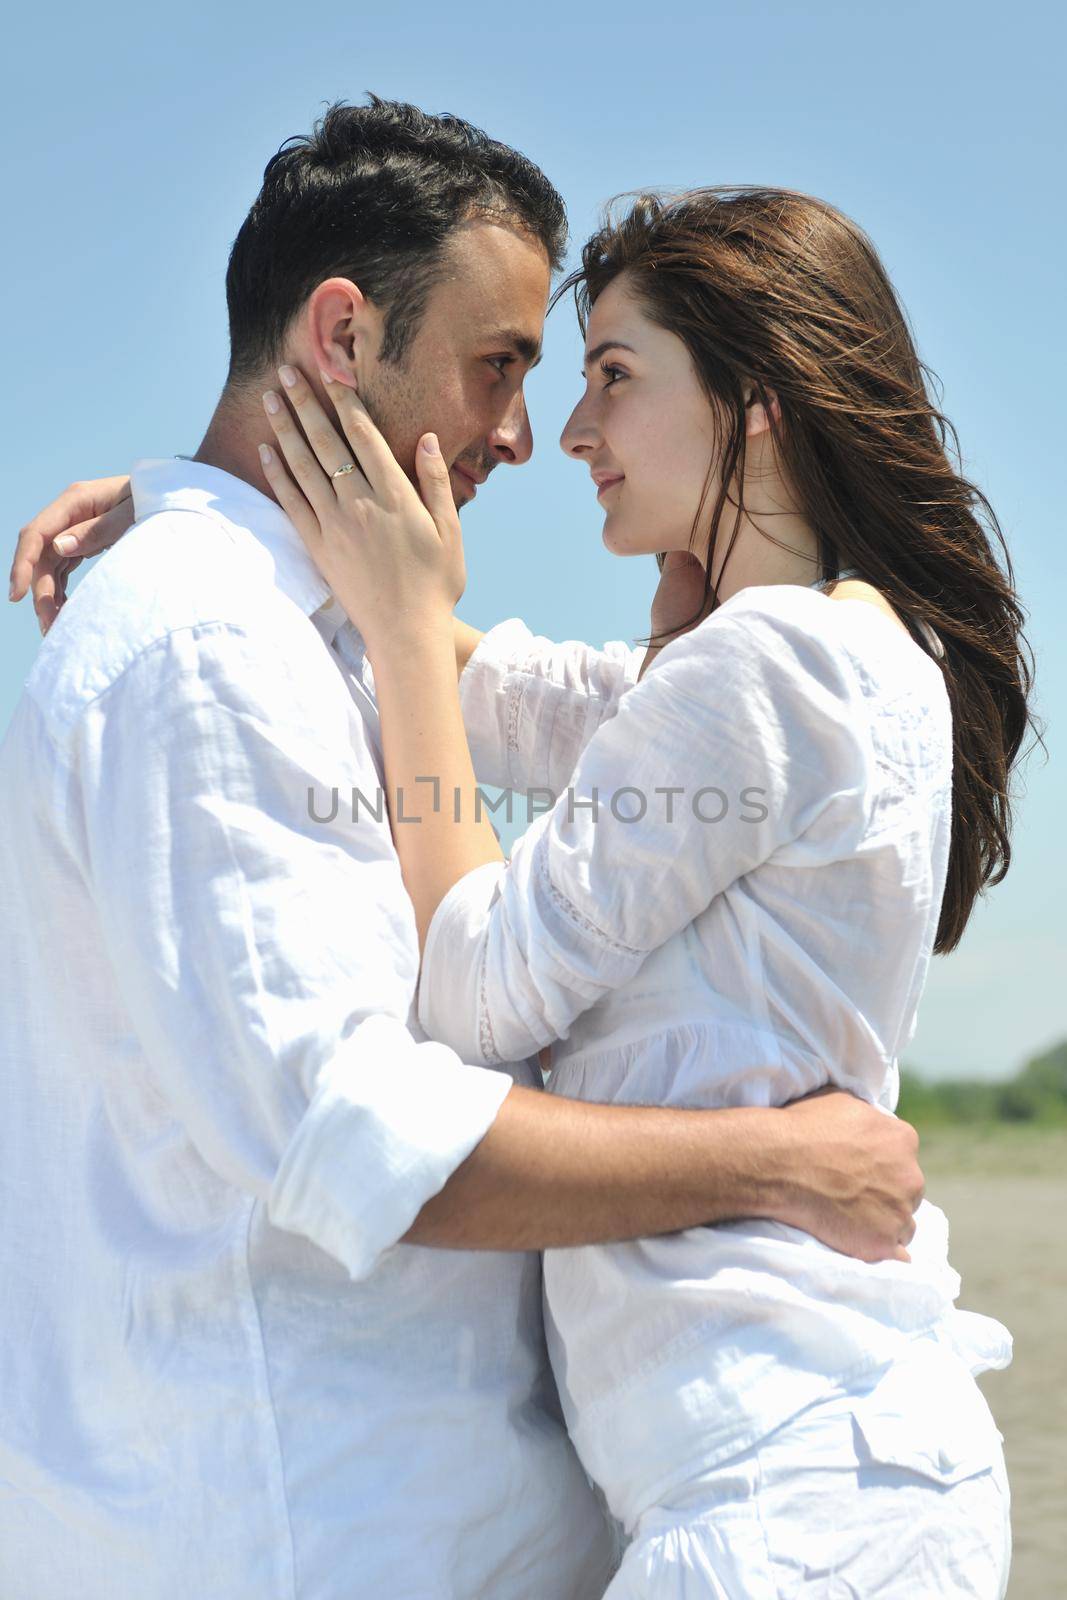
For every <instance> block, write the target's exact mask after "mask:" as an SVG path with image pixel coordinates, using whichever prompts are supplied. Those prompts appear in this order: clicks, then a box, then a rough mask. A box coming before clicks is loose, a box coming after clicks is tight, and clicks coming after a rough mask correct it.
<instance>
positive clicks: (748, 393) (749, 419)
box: [745, 384, 782, 439]
mask: <svg viewBox="0 0 1067 1600" xmlns="http://www.w3.org/2000/svg"><path fill="white" fill-rule="evenodd" d="M763 392H764V394H765V395H766V396H767V399H768V401H769V402H770V416H771V417H773V418H774V421H775V424H776V426H778V427H781V424H782V408H781V406H780V405H779V403H778V396H777V395H776V394H775V392H774V390H773V389H767V388H764V391H763ZM770 426H771V424H770V417H768V415H767V407H765V406H764V405H763V404H762V403H761V402H760V397H759V395H758V394H757V393H756V386H755V384H746V385H745V433H746V435H747V436H748V438H750V439H751V438H753V437H754V436H755V435H757V434H760V433H768V432H769V431H770Z"/></svg>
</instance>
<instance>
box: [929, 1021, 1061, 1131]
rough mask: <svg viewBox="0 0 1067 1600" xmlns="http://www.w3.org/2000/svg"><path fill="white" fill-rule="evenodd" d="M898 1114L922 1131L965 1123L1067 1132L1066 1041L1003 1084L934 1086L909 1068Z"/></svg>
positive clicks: (954, 1081)
mask: <svg viewBox="0 0 1067 1600" xmlns="http://www.w3.org/2000/svg"><path fill="white" fill-rule="evenodd" d="M897 1111H898V1113H899V1114H900V1116H902V1117H905V1118H906V1119H907V1121H908V1122H913V1123H914V1124H915V1126H916V1127H917V1128H919V1129H920V1130H922V1129H924V1128H942V1127H950V1126H955V1125H958V1124H960V1123H969V1124H976V1123H979V1124H989V1123H1014V1124H1027V1123H1028V1124H1031V1125H1033V1126H1037V1127H1042V1128H1067V1039H1063V1040H1061V1042H1060V1043H1059V1044H1057V1045H1054V1046H1053V1047H1052V1049H1051V1050H1046V1051H1045V1053H1044V1055H1040V1056H1035V1057H1034V1059H1033V1060H1032V1061H1028V1062H1027V1064H1026V1066H1025V1067H1023V1068H1022V1070H1021V1071H1020V1072H1017V1073H1016V1075H1015V1077H1014V1078H1009V1079H1008V1080H1006V1081H1005V1082H1002V1083H986V1082H983V1081H982V1080H981V1079H975V1078H947V1079H945V1080H944V1081H943V1082H940V1083H931V1082H930V1081H929V1080H928V1079H925V1078H922V1077H920V1076H919V1075H918V1074H917V1073H915V1072H912V1071H910V1070H908V1069H907V1068H905V1069H904V1070H903V1071H902V1072H901V1074H900V1104H899V1105H898V1107H897Z"/></svg>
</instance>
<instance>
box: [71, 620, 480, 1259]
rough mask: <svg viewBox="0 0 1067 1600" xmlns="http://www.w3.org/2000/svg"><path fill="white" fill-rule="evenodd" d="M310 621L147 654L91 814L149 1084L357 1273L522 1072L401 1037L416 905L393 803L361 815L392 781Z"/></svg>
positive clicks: (83, 732) (110, 725) (131, 676)
mask: <svg viewBox="0 0 1067 1600" xmlns="http://www.w3.org/2000/svg"><path fill="white" fill-rule="evenodd" d="M303 634H306V636H307V641H308V642H307V644H306V648H305V649H304V654H303V655H302V656H300V657H299V659H293V655H292V653H291V652H290V653H289V654H287V652H286V650H284V649H279V648H278V647H277V643H276V641H274V640H272V639H271V638H270V637H267V636H260V637H251V636H250V635H249V634H248V633H247V632H243V631H241V630H240V629H237V628H235V627H233V626H230V625H226V624H202V625H199V626H196V627H191V628H188V629H185V630H181V631H179V632H176V633H173V634H171V635H168V636H167V637H166V638H164V639H162V640H159V641H157V642H156V643H155V644H154V645H152V646H150V647H149V648H148V649H147V650H145V651H144V652H143V653H142V654H141V655H140V656H138V657H137V658H136V659H135V660H134V661H133V662H132V663H131V664H130V665H129V666H128V667H127V668H126V670H125V671H124V672H123V673H122V675H121V676H120V677H119V678H117V679H116V680H115V681H114V682H113V683H112V684H111V685H110V686H109V687H108V688H107V689H106V690H105V691H104V692H103V693H102V694H101V695H100V696H99V697H98V698H97V699H96V700H94V701H92V702H91V704H90V705H89V706H88V707H87V708H86V710H85V712H84V713H83V715H82V717H81V720H80V725H79V728H78V730H77V736H76V744H75V754H76V766H75V772H76V789H77V796H76V800H75V802H74V803H75V804H76V806H77V807H78V808H80V810H81V813H82V821H81V828H82V834H83V839H84V856H85V859H84V870H85V873H86V876H87V878H88V879H89V881H90V883H91V888H92V893H93V896H94V900H95V902H96V904H97V905H98V907H99V912H100V919H101V926H102V928H103V936H104V939H105V941H106V945H107V949H108V954H109V957H110V960H111V962H112V963H113V966H114V969H115V972H116V974H117V978H118V982H119V985H120V988H121V991H122V994H123V999H124V1002H125V1004H126V1006H127V1009H128V1012H129V1015H130V1018H131V1020H132V1024H133V1026H134V1029H135V1031H136V1033H137V1036H138V1039H139V1042H140V1045H141V1047H142V1048H143V1051H144V1053H145V1056H146V1059H147V1063H148V1066H149V1070H150V1072H151V1073H152V1076H153V1079H154V1083H155V1088H156V1091H157V1092H158V1094H159V1095H160V1096H162V1097H163V1099H164V1100H165V1101H166V1102H167V1103H168V1104H169V1105H170V1107H171V1108H172V1109H173V1113H174V1116H175V1118H176V1120H177V1121H178V1122H179V1123H180V1124H181V1125H182V1126H183V1128H184V1130H185V1131H186V1133H187V1136H188V1138H189V1139H190V1141H191V1142H192V1143H193V1145H194V1146H195V1147H196V1148H197V1149H198V1151H199V1153H200V1155H201V1156H202V1158H203V1160H204V1162H205V1163H206V1164H207V1165H208V1167H210V1168H211V1169H212V1170H213V1171H214V1172H215V1173H216V1174H217V1175H218V1176H219V1177H221V1178H222V1179H223V1180H225V1181H226V1182H227V1183H229V1184H232V1185H234V1186H235V1187H237V1188H239V1189H241V1190H244V1191H246V1192H247V1193H248V1194H250V1195H253V1196H255V1197H256V1198H257V1199H259V1200H261V1201H262V1202H263V1203H264V1204H265V1205H266V1207H267V1211H268V1215H269V1216H270V1218H271V1220H272V1222H273V1223H274V1224H275V1225H276V1226H278V1227H279V1228H284V1229H288V1230H290V1231H292V1232H294V1233H299V1234H302V1235H304V1236H305V1237H307V1238H308V1239H310V1240H312V1241H313V1242H314V1243H315V1244H317V1245H319V1246H320V1247H321V1248H322V1249H323V1250H326V1251H328V1252H329V1253H330V1254H331V1255H332V1256H334V1257H336V1259H337V1260H339V1261H340V1262H342V1263H343V1264H344V1266H345V1267H346V1268H347V1270H348V1272H349V1273H350V1274H351V1276H352V1277H353V1278H361V1277H364V1276H366V1275H367V1274H368V1273H369V1272H370V1271H371V1270H372V1269H373V1267H374V1265H375V1263H376V1261H377V1260H378V1259H379V1257H380V1255H381V1254H382V1252H383V1251H385V1250H387V1249H388V1248H390V1247H391V1246H392V1245H394V1244H395V1243H396V1242H397V1241H398V1240H399V1239H400V1238H401V1237H402V1235H403V1234H404V1233H405V1232H406V1231H407V1229H408V1227H409V1226H410V1225H411V1223H412V1222H413V1221H414V1219H415V1217H416V1216H417V1215H418V1212H419V1210H420V1209H421V1207H422V1205H423V1204H424V1203H425V1201H426V1200H428V1199H429V1198H430V1197H431V1196H432V1195H434V1194H435V1193H437V1192H438V1191H439V1190H440V1189H441V1188H442V1186H443V1185H444V1183H445V1182H446V1181H447V1179H448V1177H449V1175H450V1173H451V1172H452V1171H454V1169H455V1168H456V1167H457V1166H458V1165H459V1164H460V1163H461V1162H462V1161H463V1160H464V1159H465V1158H466V1157H467V1156H468V1155H469V1154H470V1153H471V1151H472V1150H473V1149H474V1148H475V1146H476V1145H477V1144H478V1142H479V1141H480V1140H481V1139H482V1137H483V1136H484V1135H485V1133H486V1132H487V1130H488V1128H489V1127H490V1125H491V1124H492V1122H493V1119H494V1118H495V1116H496V1114H497V1111H498V1110H499V1107H500V1105H501V1103H502V1101H503V1100H504V1098H505V1096H506V1095H507V1093H508V1091H509V1090H510V1088H511V1086H512V1080H511V1078H510V1077H509V1076H508V1075H507V1074H505V1073H500V1072H493V1071H486V1070H484V1069H483V1068H479V1067H472V1066H468V1065H465V1064H464V1063H463V1062H462V1061H461V1060H460V1059H459V1058H458V1057H457V1056H456V1055H455V1054H454V1053H453V1052H452V1051H451V1050H450V1049H449V1048H447V1047H446V1046H445V1045H442V1044H438V1043H434V1042H429V1041H420V1040H418V1039H416V1037H415V1036H414V1035H413V1034H412V1032H411V1031H410V1030H409V1028H408V1026H407V1024H408V1021H409V1018H410V1015H411V1009H412V1003H413V996H414V991H415V983H416V978H417V961H418V945H417V939H416V932H415V923H414V914H413V911H412V907H411V903H410V900H409V898H408V896H407V894H406V892H405V890H404V887H403V882H402V878H401V873H400V866H399V862H398V860H397V858H396V855H395V852H394V850H393V846H392V840H391V836H390V832H389V823H388V817H387V815H386V814H385V810H384V806H382V807H381V810H382V817H381V820H378V819H377V818H376V817H375V816H374V815H372V814H371V813H370V810H369V806H368V807H361V808H360V809H359V811H358V814H357V815H356V818H355V820H353V805H352V796H353V793H354V792H355V791H359V792H360V794H361V795H362V796H364V797H367V799H368V802H369V804H373V803H374V800H375V796H376V791H377V790H378V785H379V778H378V774H377V772H376V770H375V767H374V765H373V761H372V759H371V756H370V754H369V752H368V750H367V748H366V744H365V741H364V738H363V731H362V722H361V720H360V718H359V715H358V713H357V712H356V710H355V708H354V706H353V704H352V701H351V697H350V696H349V694H348V691H347V689H346V688H345V685H344V681H343V679H342V677H341V675H340V674H339V673H338V672H337V670H336V667H335V665H334V663H333V662H332V660H331V658H330V656H329V654H328V652H326V651H325V650H324V649H323V648H322V644H321V641H320V640H319V639H318V636H317V635H315V634H314V632H313V630H310V629H304V630H303ZM303 634H302V635H301V637H303ZM286 643H287V644H291V641H289V640H287V641H286ZM298 654H299V652H298ZM335 790H336V802H337V803H336V805H333V804H332V802H333V798H334V791H335ZM331 811H332V814H331Z"/></svg>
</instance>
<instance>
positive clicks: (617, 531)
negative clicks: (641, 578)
mask: <svg viewBox="0 0 1067 1600" xmlns="http://www.w3.org/2000/svg"><path fill="white" fill-rule="evenodd" d="M600 537H601V539H602V540H603V542H604V548H605V549H606V550H610V551H611V554H612V555H613V556H654V555H655V554H656V551H657V550H661V549H662V548H663V547H662V545H658V544H656V543H655V541H654V540H651V539H649V538H647V537H645V536H642V535H641V534H639V533H636V532H628V531H627V529H626V528H625V527H619V526H618V525H617V524H616V523H614V522H613V519H612V516H611V513H610V512H609V513H608V515H607V516H606V517H605V518H604V526H603V529H602V530H601V534H600Z"/></svg>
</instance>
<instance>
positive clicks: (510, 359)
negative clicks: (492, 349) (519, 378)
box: [486, 356, 515, 377]
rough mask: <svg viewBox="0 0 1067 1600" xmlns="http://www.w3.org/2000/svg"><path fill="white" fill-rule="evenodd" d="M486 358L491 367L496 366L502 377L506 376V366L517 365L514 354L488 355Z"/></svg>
mask: <svg viewBox="0 0 1067 1600" xmlns="http://www.w3.org/2000/svg"><path fill="white" fill-rule="evenodd" d="M486 359H487V360H488V362H489V365H490V366H491V367H495V368H496V370H497V372H499V374H500V376H501V377H503V376H504V369H505V367H512V366H514V365H515V357H514V356H488V357H487V358H486Z"/></svg>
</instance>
